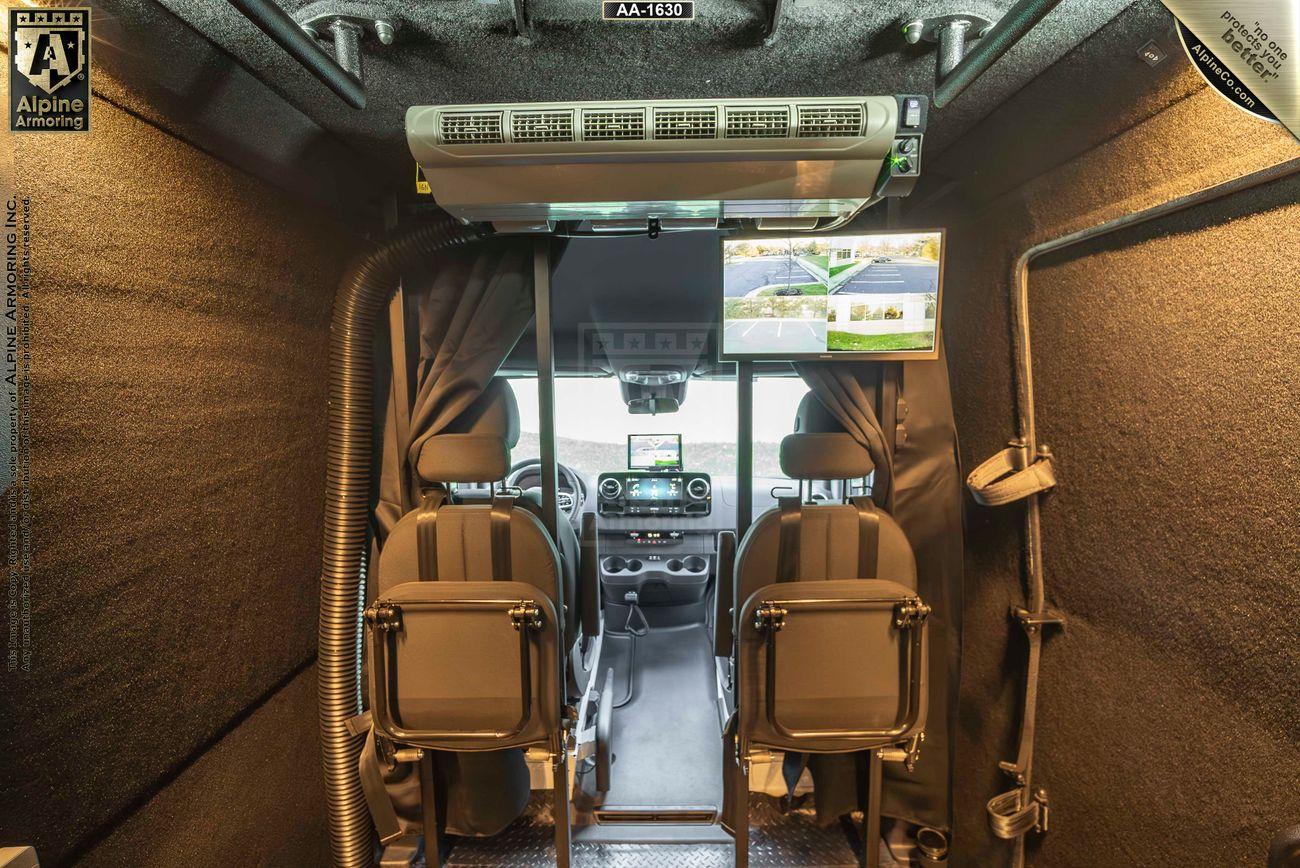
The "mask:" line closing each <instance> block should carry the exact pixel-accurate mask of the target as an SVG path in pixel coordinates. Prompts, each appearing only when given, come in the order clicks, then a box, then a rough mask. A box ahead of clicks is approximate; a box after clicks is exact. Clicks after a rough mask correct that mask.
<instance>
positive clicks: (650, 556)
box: [596, 434, 713, 631]
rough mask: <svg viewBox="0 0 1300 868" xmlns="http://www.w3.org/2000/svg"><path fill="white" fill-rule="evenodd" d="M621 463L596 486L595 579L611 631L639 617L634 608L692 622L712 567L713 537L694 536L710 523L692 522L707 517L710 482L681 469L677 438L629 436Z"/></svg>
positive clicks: (705, 476) (703, 475)
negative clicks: (597, 555)
mask: <svg viewBox="0 0 1300 868" xmlns="http://www.w3.org/2000/svg"><path fill="white" fill-rule="evenodd" d="M627 464H628V469H627V470H618V471H611V472H609V473H602V474H600V476H599V478H598V479H597V481H596V513H597V515H598V516H600V517H601V518H602V519H604V520H605V521H604V522H603V523H602V526H601V554H602V557H601V562H600V578H601V585H602V587H603V588H604V597H605V604H606V619H607V620H608V621H609V622H610V623H611V624H614V625H616V626H615V627H614V629H615V630H616V631H619V630H621V629H622V626H621V625H624V624H625V623H626V624H632V623H635V622H637V620H638V619H640V618H643V617H644V616H643V615H642V613H641V612H640V609H639V607H652V608H654V609H655V611H656V612H657V613H659V614H657V615H655V616H653V618H652V620H655V621H656V622H662V619H663V618H664V617H668V616H667V615H665V614H664V613H665V612H666V611H667V610H666V609H663V608H661V607H672V610H673V611H675V612H678V613H681V614H679V615H678V616H676V617H694V615H693V614H691V613H693V612H694V610H695V609H697V608H698V607H699V606H701V605H703V602H704V600H705V598H706V596H707V593H708V587H709V581H710V576H711V573H712V566H713V564H712V554H713V534H712V531H711V530H696V529H695V528H696V527H703V526H704V525H707V524H708V522H703V523H701V522H696V521H691V519H695V518H697V517H706V516H708V515H709V514H710V512H711V511H712V508H713V483H712V481H711V480H710V479H709V475H708V474H707V473H689V472H687V471H685V470H683V469H682V438H681V436H680V435H677V434H634V435H631V436H629V437H628V462H627ZM665 519H667V520H665ZM643 522H644V523H643ZM629 629H630V628H629Z"/></svg>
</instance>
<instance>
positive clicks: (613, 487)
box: [600, 476, 623, 500]
mask: <svg viewBox="0 0 1300 868" xmlns="http://www.w3.org/2000/svg"><path fill="white" fill-rule="evenodd" d="M622 493H623V483H621V482H619V481H618V480H617V479H615V478H614V477H612V476H610V477H608V478H606V479H604V480H602V481H601V483H600V496H601V497H603V498H605V499H606V500H613V499H614V498H616V497H618V496H619V495H620V494H622Z"/></svg>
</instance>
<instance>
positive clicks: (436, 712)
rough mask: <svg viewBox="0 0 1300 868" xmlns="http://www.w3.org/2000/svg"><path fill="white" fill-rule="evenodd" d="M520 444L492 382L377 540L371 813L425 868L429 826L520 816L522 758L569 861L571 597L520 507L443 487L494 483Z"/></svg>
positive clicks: (438, 442) (492, 827)
mask: <svg viewBox="0 0 1300 868" xmlns="http://www.w3.org/2000/svg"><path fill="white" fill-rule="evenodd" d="M518 432H519V426H518V411H517V408H516V405H515V402H514V395H513V393H512V392H511V391H510V389H509V385H508V384H507V383H505V381H504V380H500V379H497V380H494V381H493V383H492V384H491V385H490V386H489V388H488V389H487V391H485V392H484V394H483V395H482V396H480V398H479V399H478V400H477V401H475V402H474V404H473V405H471V406H470V407H469V408H468V409H467V410H466V411H465V412H464V413H463V414H462V415H461V416H460V417H458V418H457V420H456V421H455V423H454V424H453V425H452V426H450V427H449V430H448V431H447V432H446V433H442V434H439V435H436V436H434V437H431V438H429V440H428V441H427V442H426V443H425V444H424V446H423V447H422V449H421V451H420V454H419V457H418V461H417V464H416V469H417V471H418V473H419V476H420V479H421V480H422V482H423V483H424V485H425V489H424V502H423V504H422V505H421V506H420V507H419V508H417V509H415V510H412V511H411V512H409V513H407V514H406V515H405V516H403V517H402V519H401V521H399V522H398V523H397V525H396V526H395V527H394V528H393V529H392V531H391V532H390V533H389V535H388V538H387V539H386V540H385V541H384V546H383V549H382V551H381V552H380V556H379V569H378V587H377V589H376V593H375V598H374V602H373V603H372V604H371V605H370V606H369V607H368V608H367V610H366V636H367V645H366V647H367V651H368V653H369V658H368V663H369V666H368V670H369V692H370V706H371V717H372V721H373V731H372V738H371V740H370V741H369V742H368V743H367V747H366V749H365V750H363V752H362V777H363V781H365V782H367V787H366V796H367V801H368V803H369V804H370V806H371V813H372V815H374V816H375V819H376V825H377V826H379V827H380V834H381V838H384V839H385V840H386V841H388V840H395V839H396V838H397V837H400V836H407V837H409V836H410V835H411V834H413V833H414V832H416V831H423V833H424V835H425V841H426V846H425V852H426V859H427V860H428V864H430V865H435V864H437V853H438V848H437V846H436V842H437V832H438V829H439V827H443V828H445V830H446V831H447V832H449V833H452V834H458V835H473V836H485V835H493V834H496V833H498V832H500V831H502V830H503V829H504V828H505V827H506V826H508V825H509V824H510V823H511V822H512V821H513V820H515V819H516V818H518V817H519V816H520V815H521V814H522V813H523V811H524V809H525V807H526V805H527V802H528V798H529V792H530V776H529V772H528V767H527V764H526V761H525V750H526V749H529V748H534V749H541V750H543V751H545V753H546V755H548V756H549V760H550V763H551V765H552V768H553V771H554V777H553V782H554V789H555V803H556V804H555V811H556V820H557V822H556V836H557V846H558V847H559V848H560V852H561V854H562V857H567V854H568V844H567V840H568V837H567V836H568V823H567V822H566V821H565V820H564V819H562V818H565V817H567V805H568V787H567V760H566V756H565V745H564V737H563V728H562V723H561V721H562V715H563V709H564V704H565V702H564V700H565V683H564V669H565V666H564V662H563V661H564V658H565V655H566V651H567V649H568V648H569V647H570V645H571V644H572V636H573V635H574V630H575V628H574V626H573V625H572V623H571V621H572V619H567V618H566V617H565V613H564V601H565V600H566V599H571V598H572V597H571V595H572V588H571V587H565V586H566V584H567V583H568V580H567V578H566V573H565V569H564V565H563V564H562V562H561V558H560V553H559V551H558V550H557V548H556V546H555V545H554V543H553V542H552V541H551V539H550V537H549V535H548V534H547V533H546V530H545V529H544V528H543V526H542V523H541V522H540V521H539V520H538V518H537V516H536V515H535V514H534V513H533V511H532V510H531V509H530V508H528V507H527V506H525V505H523V504H521V503H519V502H516V501H515V500H514V499H513V498H511V497H508V496H501V495H498V496H494V497H492V498H491V499H490V500H483V499H480V500H479V501H478V502H470V503H461V502H458V500H457V499H456V498H455V497H454V496H453V493H452V490H451V485H450V484H451V483H452V482H466V483H495V482H497V481H499V480H501V479H503V478H504V477H505V476H506V474H507V473H508V471H509V468H510V446H511V445H513V443H514V442H516V441H517V439H518ZM417 766H418V769H417V768H416V767H417ZM379 778H382V783H377V780H379ZM394 813H395V814H396V815H397V816H396V817H395V818H394V817H393V816H392V815H393V814H394ZM386 814H387V815H388V816H387V817H385V815H386ZM385 820H387V822H385ZM399 833H400V834H399ZM561 837H563V842H561Z"/></svg>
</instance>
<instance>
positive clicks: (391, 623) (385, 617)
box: [365, 603, 402, 633]
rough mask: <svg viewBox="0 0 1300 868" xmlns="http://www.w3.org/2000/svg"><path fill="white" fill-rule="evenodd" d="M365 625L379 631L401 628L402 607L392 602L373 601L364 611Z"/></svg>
mask: <svg viewBox="0 0 1300 868" xmlns="http://www.w3.org/2000/svg"><path fill="white" fill-rule="evenodd" d="M365 620H366V626H367V627H369V628H370V629H372V630H378V631H379V632H381V633H392V632H397V631H399V630H401V629H402V607H401V606H397V605H394V604H392V603H374V604H373V605H371V606H370V607H369V608H367V609H366V612H365Z"/></svg>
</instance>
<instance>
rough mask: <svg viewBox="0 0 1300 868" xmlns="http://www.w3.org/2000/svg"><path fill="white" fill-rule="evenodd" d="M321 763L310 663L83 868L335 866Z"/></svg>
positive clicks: (95, 852)
mask: <svg viewBox="0 0 1300 868" xmlns="http://www.w3.org/2000/svg"><path fill="white" fill-rule="evenodd" d="M319 765H320V737H319V735H318V733H317V731H316V668H315V667H314V666H312V667H309V668H308V669H307V670H305V671H304V672H302V673H300V674H299V675H298V676H297V677H295V678H294V679H293V680H292V681H290V682H289V683H288V684H286V685H285V686H284V687H283V688H282V689H281V690H279V691H278V692H276V693H275V694H273V695H272V696H271V697H270V698H269V699H268V700H267V701H266V702H265V703H264V704H263V705H261V706H258V708H257V709H256V710H255V711H253V712H252V714H250V715H249V717H248V719H247V720H244V721H242V722H241V723H240V725H239V726H238V727H237V728H235V729H234V730H233V731H231V732H230V733H229V734H228V735H227V736H226V737H225V738H223V739H222V740H221V741H220V742H218V743H217V744H216V745H214V746H213V747H212V749H211V750H209V751H207V752H206V753H204V754H203V755H202V756H201V757H200V758H199V759H198V760H197V761H196V762H195V763H194V764H193V765H192V766H189V767H188V768H186V769H185V770H184V771H183V772H182V773H181V774H180V775H179V776H178V777H177V778H176V780H175V781H173V782H172V783H171V784H169V785H168V786H167V787H166V788H165V789H163V790H162V791H160V792H159V793H158V795H156V796H155V797H153V798H152V799H150V800H149V802H148V803H147V804H145V805H144V806H142V807H141V808H140V810H139V811H137V812H136V813H135V814H133V815H132V816H131V817H130V818H129V819H128V820H126V822H124V823H122V824H121V825H120V826H118V827H117V828H115V829H114V830H113V832H112V834H110V835H109V836H108V838H107V839H105V840H104V841H103V843H101V844H100V845H99V846H97V847H95V848H94V849H93V850H91V851H90V852H89V853H88V854H87V856H86V858H85V859H83V860H81V861H80V862H78V866H84V868H117V866H123V865H130V866H132V868H174V866H177V865H214V866H216V865H230V866H234V865H257V866H261V868H312V866H324V865H328V864H329V835H328V832H327V830H326V828H325V816H324V811H322V810H321V805H323V804H324V800H325V793H324V784H323V781H322V778H321V776H320V775H319V774H318V773H317V771H316V770H317V768H318V767H319Z"/></svg>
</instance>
